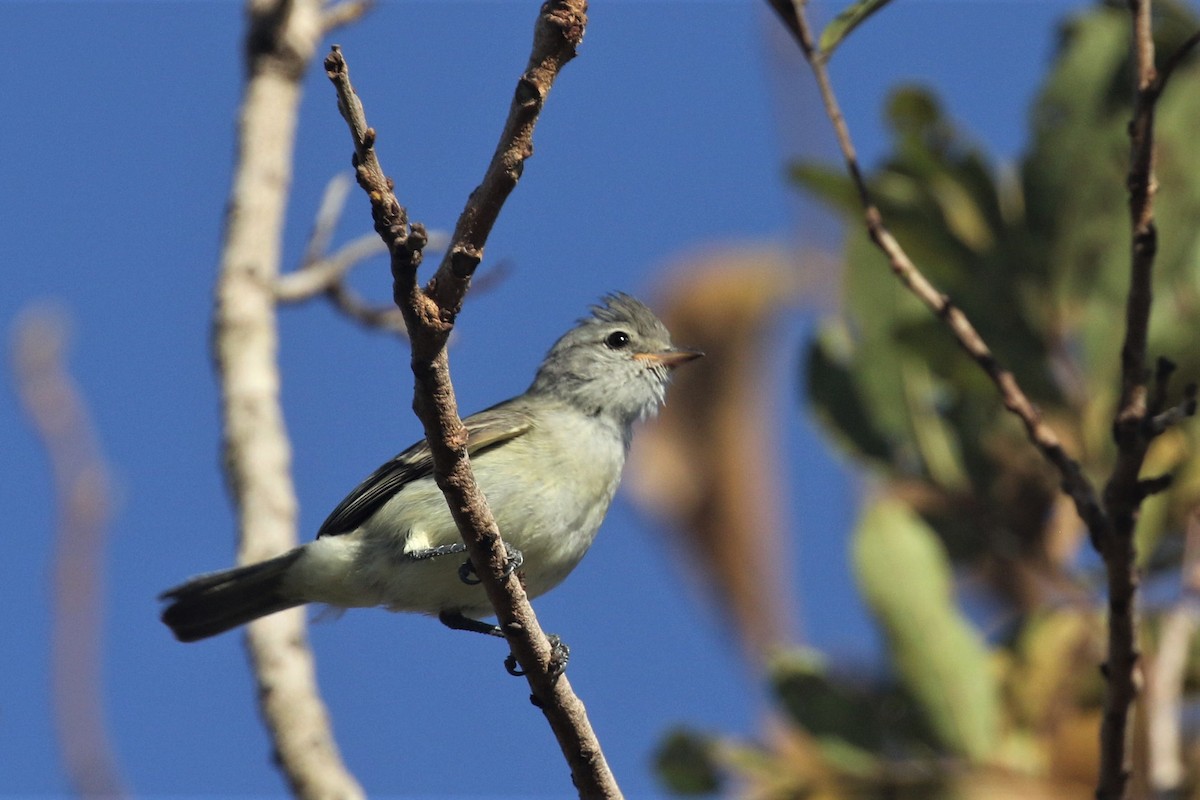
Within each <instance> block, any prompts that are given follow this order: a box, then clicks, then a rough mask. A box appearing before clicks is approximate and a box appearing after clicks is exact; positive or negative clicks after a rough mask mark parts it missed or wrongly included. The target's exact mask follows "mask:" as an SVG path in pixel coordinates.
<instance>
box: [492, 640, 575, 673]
mask: <svg viewBox="0 0 1200 800" xmlns="http://www.w3.org/2000/svg"><path fill="white" fill-rule="evenodd" d="M546 638H547V639H549V640H550V666H549V669H548V673H549V675H550V679H551V680H555V679H557V678H558V677H559V676H560V675H562V674H563V673H564V672H566V671H567V662H568V661H570V660H571V648H570V647H568V646H567V643H566V642H564V641H563V640H562V639H561V638H559V636H558V635H557V634H553V633H550V634H547V635H546ZM504 668H505V669H506V670H508V674H509V675H512V676H514V677H518V678H519V677H521V676H522V675H524V674H525V670H523V669H521V667H520V665H519V664H517V659H516V657H515V656H513V654H512V653H509V654H508V657H507V658H505V659H504Z"/></svg>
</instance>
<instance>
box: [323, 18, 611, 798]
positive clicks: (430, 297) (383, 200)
mask: <svg viewBox="0 0 1200 800" xmlns="http://www.w3.org/2000/svg"><path fill="white" fill-rule="evenodd" d="M586 24H587V3H586V2H584V1H583V0H552V2H547V3H545V4H544V5H543V6H542V8H541V12H540V13H539V15H538V19H537V23H536V25H535V28H534V40H533V48H532V51H531V53H530V57H529V63H528V65H527V66H526V69H525V72H524V73H523V74H522V75H521V77H520V79H519V80H518V82H517V90H516V93H515V95H514V97H513V101H512V105H511V107H510V110H509V115H508V120H507V121H506V123H505V126H504V130H503V132H502V133H501V136H500V142H499V144H498V145H497V148H496V151H495V154H494V155H493V157H492V161H491V163H490V164H489V165H488V168H487V171H486V173H485V174H484V178H483V181H482V182H481V184H480V185H479V186H478V187H477V188H476V189H475V191H474V192H472V194H471V196H470V198H469V199H468V201H467V205H466V208H465V209H464V210H463V213H462V215H461V216H460V217H459V220H458V224H457V225H456V227H455V230H454V234H453V236H452V237H451V242H450V247H449V249H448V250H447V252H446V256H445V258H444V259H443V260H442V264H441V266H440V267H439V268H438V270H437V272H436V273H435V274H434V276H433V277H432V278H431V279H430V280H429V283H428V284H427V286H426V287H425V288H424V289H422V288H421V287H420V286H419V285H418V283H417V267H418V266H419V265H420V263H421V257H422V254H423V251H424V248H425V244H426V234H425V229H424V228H423V227H422V226H421V225H420V224H419V223H410V222H409V220H408V212H407V211H406V209H405V208H404V206H402V205H401V204H400V202H399V201H398V200H397V199H396V195H395V193H394V188H395V187H394V184H393V183H392V181H391V180H390V179H388V178H387V176H386V175H385V174H384V171H383V168H382V167H381V166H380V164H379V159H378V156H377V154H376V152H375V148H374V144H375V131H374V129H372V128H370V127H369V126H368V125H367V120H366V115H365V113H364V111H363V107H362V102H361V101H360V100H359V98H358V96H357V94H356V93H355V91H354V87H353V86H352V85H351V83H350V76H349V71H348V68H347V66H346V61H345V58H344V57H343V56H342V53H341V51H340V50H339V49H338V48H337V47H334V48H333V51H332V52H331V53H330V55H329V56H327V57H326V59H325V69H326V72H327V74H328V76H329V79H330V81H331V82H332V83H333V84H334V87H335V88H336V90H337V95H338V108H339V110H340V111H341V113H342V116H343V117H344V118H345V119H346V122H347V125H348V126H349V128H350V133H351V137H352V139H353V141H354V166H355V170H356V177H357V179H358V182H359V184H360V185H361V186H362V187H363V189H364V191H366V192H367V194H368V196H369V197H370V199H371V212H372V217H373V218H374V220H375V230H376V231H377V232H378V233H379V234H380V236H381V237H382V238H383V240H384V243H385V244H386V245H387V248H388V252H389V253H390V254H391V261H392V276H393V295H394V299H395V302H396V305H397V306H398V307H399V308H400V310H401V311H402V312H403V313H404V319H405V323H406V325H407V327H408V331H409V337H410V340H411V343H412V369H413V374H414V377H415V383H416V386H415V391H414V400H413V408H414V410H415V411H416V412H417V416H418V417H419V418H420V419H421V422H422V424H423V426H424V429H425V437H426V439H427V440H428V441H429V446H430V450H431V452H432V456H433V463H434V474H435V477H436V478H437V481H438V485H439V486H440V487H441V489H442V491H443V493H445V495H446V500H447V502H448V504H449V507H450V511H451V513H452V515H453V516H454V520H455V522H456V523H457V524H458V528H459V531H460V532H461V534H462V536H463V540H464V542H465V543H466V545H467V550H468V553H469V555H470V557H471V562H472V563H473V564H474V565H475V571H476V574H477V575H479V577H480V578H481V580H482V582H483V586H484V589H485V590H486V591H487V594H488V599H489V600H490V601H491V603H492V606H493V607H494V608H495V610H496V616H497V618H498V620H499V623H500V628H501V629H502V630H503V631H504V632H505V634H506V636H507V638H508V642H509V646H510V647H511V648H512V652H513V655H514V656H515V658H516V660H517V662H518V663H519V664H520V665H521V667H522V669H523V670H524V673H525V675H526V679H527V680H528V681H529V685H530V688H531V689H532V691H533V696H534V698H535V703H536V705H537V706H538V707H539V708H541V709H542V711H543V712H544V713H545V715H546V718H547V720H548V721H549V723H550V726H551V728H552V729H553V730H554V733H555V736H556V737H557V738H558V741H559V745H560V747H561V749H562V752H563V755H564V757H565V758H566V759H567V762H568V764H569V765H570V767H571V774H572V779H573V780H574V783H575V787H576V789H577V790H578V791H579V794H580V796H581V797H619V796H620V789H619V788H618V786H617V784H616V780H615V778H614V777H613V775H612V772H611V771H610V770H609V768H608V764H607V762H606V761H605V758H604V754H603V751H602V750H601V749H600V743H599V741H598V740H597V739H596V736H595V733H594V731H593V730H592V728H591V724H590V722H589V721H588V718H587V714H586V711H585V710H584V707H583V704H582V702H581V701H580V700H579V698H578V697H577V696H576V695H575V694H574V692H573V691H572V690H571V687H570V683H569V682H568V681H567V679H566V677H565V676H563V675H559V674H557V671H556V670H555V669H554V668H553V666H552V658H551V646H550V643H549V641H548V640H547V638H546V635H545V634H544V633H543V632H542V630H541V627H540V626H539V625H538V622H537V618H536V617H535V616H534V613H533V609H532V607H531V606H530V605H529V601H528V599H527V598H526V596H525V592H524V589H523V588H522V587H521V584H520V580H519V579H518V577H517V576H516V575H515V574H512V573H508V572H507V571H506V570H505V565H506V563H507V555H506V551H505V548H504V543H503V542H502V541H501V539H500V532H499V530H498V529H497V527H496V523H495V520H494V519H493V518H492V514H491V511H490V510H489V509H488V507H487V502H486V500H485V498H484V497H483V493H482V492H480V491H479V487H478V486H477V485H476V483H475V477H474V474H473V473H472V471H471V465H470V462H469V460H468V458H467V451H466V442H467V436H466V431H465V429H464V428H463V425H462V420H461V419H460V418H459V415H458V409H457V404H456V402H455V398H454V388H453V386H452V384H451V382H450V372H449V362H448V360H447V355H446V342H447V340H448V337H449V334H450V331H451V330H452V328H453V326H454V322H455V319H456V317H457V316H458V313H459V311H460V310H461V308H462V303H463V299H464V297H465V295H466V292H467V289H468V287H469V286H470V281H471V277H472V275H473V274H474V272H475V269H476V267H477V266H478V265H479V262H480V260H481V259H482V256H483V246H484V243H485V242H486V240H487V237H488V234H489V233H490V232H491V229H492V225H493V224H494V223H495V221H496V218H497V216H498V215H499V213H500V209H501V207H502V206H503V204H504V202H505V200H506V199H507V197H508V195H509V194H510V193H511V192H512V190H513V188H514V187H515V186H516V183H517V180H518V178H519V177H520V175H521V171H522V169H523V166H524V162H525V160H526V159H527V158H529V156H530V155H532V153H533V129H534V126H535V124H536V123H537V119H538V115H539V114H540V112H541V109H542V105H543V103H544V101H545V97H546V94H547V93H548V92H549V91H550V88H551V86H552V85H553V83H554V80H555V78H557V76H558V73H559V70H560V69H561V68H562V66H563V65H564V64H566V63H567V62H568V61H569V60H570V59H571V58H573V57H574V56H575V49H576V47H577V46H578V45H579V44H580V42H581V41H582V40H583V32H584V28H585V27H586Z"/></svg>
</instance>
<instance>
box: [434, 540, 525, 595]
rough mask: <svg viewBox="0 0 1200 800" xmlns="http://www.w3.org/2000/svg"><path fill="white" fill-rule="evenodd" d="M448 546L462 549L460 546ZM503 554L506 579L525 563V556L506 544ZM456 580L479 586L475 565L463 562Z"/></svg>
mask: <svg viewBox="0 0 1200 800" xmlns="http://www.w3.org/2000/svg"><path fill="white" fill-rule="evenodd" d="M450 546H451V547H463V546H462V545H450ZM439 549H440V548H439ZM463 549H464V550H465V549H466V548H465V547H463ZM460 552H461V551H460ZM504 553H505V555H506V556H507V560H506V561H505V562H504V577H505V578H507V577H508V576H509V575H512V574H513V573H514V572H516V571H517V570H518V569H520V568H521V565H522V564H524V563H525V555H524V554H523V553H522V552H521V551H520V550H518V549H517V548H515V547H513V546H512V545H510V544H509V543H508V542H505V543H504ZM458 579H459V580H460V581H462V582H463V583H465V584H467V585H468V586H478V585H479V578H477V577H475V565H474V564H472V563H471V560H470V559H467V560H466V561H464V562H463V563H462V566H460V567H459V568H458Z"/></svg>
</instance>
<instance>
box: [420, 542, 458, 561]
mask: <svg viewBox="0 0 1200 800" xmlns="http://www.w3.org/2000/svg"><path fill="white" fill-rule="evenodd" d="M466 550H467V546H466V545H465V544H463V543H462V542H459V543H458V544H444V545H442V546H441V547H430V548H427V549H425V550H413V551H412V552H411V553H406V554H405V555H407V556H408V557H409V558H411V559H412V560H413V561H424V560H425V559H427V558H437V557H438V556H452V555H454V554H455V553H465V552H466Z"/></svg>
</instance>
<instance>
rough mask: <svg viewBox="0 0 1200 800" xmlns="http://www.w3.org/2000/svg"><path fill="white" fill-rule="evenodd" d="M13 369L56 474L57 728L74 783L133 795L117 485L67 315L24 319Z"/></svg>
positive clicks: (108, 794)
mask: <svg viewBox="0 0 1200 800" xmlns="http://www.w3.org/2000/svg"><path fill="white" fill-rule="evenodd" d="M15 334H16V335H15V337H14V341H13V366H14V369H13V372H14V376H15V378H16V385H17V391H18V393H19V394H20V396H21V399H22V401H23V402H24V405H25V411H26V413H28V414H29V419H30V421H31V422H32V423H33V427H34V429H35V430H36V431H37V433H38V436H39V437H40V438H41V440H42V444H43V446H44V447H45V448H46V453H47V455H48V456H49V458H50V466H51V468H52V469H53V471H54V490H55V495H56V502H55V508H56V516H57V517H58V521H57V525H56V528H57V530H56V532H55V537H54V543H55V546H54V613H53V615H52V619H53V626H52V630H51V632H50V639H51V650H52V653H53V655H52V658H51V669H52V676H51V679H52V686H53V691H54V710H55V727H56V729H57V733H58V739H59V742H60V743H61V745H62V750H63V763H64V764H65V766H66V770H67V774H68V775H69V776H70V780H71V785H72V786H73V787H74V789H75V791H76V792H77V793H78V794H79V795H80V796H81V797H84V798H88V797H104V798H115V797H123V796H125V795H126V793H127V792H126V789H125V786H124V781H122V779H121V776H120V770H119V769H118V767H117V759H116V756H115V754H114V752H113V748H112V744H111V738H110V736H109V732H108V725H107V724H106V722H105V713H104V702H103V700H104V689H103V686H102V680H101V662H102V657H101V646H102V641H103V633H104V611H103V609H104V548H105V538H106V535H107V529H108V524H109V518H110V516H111V503H112V501H111V495H112V491H111V481H110V479H109V470H108V465H107V464H106V463H105V461H104V457H103V456H102V454H101V452H100V445H99V443H98V442H97V440H96V435H95V431H94V426H93V424H92V421H91V419H90V415H89V414H88V410H87V407H86V406H85V404H84V398H83V396H82V394H81V393H80V391H79V388H78V387H77V386H76V385H75V382H74V381H73V380H72V379H71V376H70V374H69V373H68V371H67V364H66V361H67V354H66V350H67V320H66V318H65V315H63V314H61V313H54V312H52V311H50V310H47V309H39V310H33V311H29V312H27V313H25V314H24V315H22V317H21V318H20V319H19V321H18V324H17V327H16V331H15Z"/></svg>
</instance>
